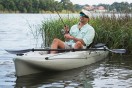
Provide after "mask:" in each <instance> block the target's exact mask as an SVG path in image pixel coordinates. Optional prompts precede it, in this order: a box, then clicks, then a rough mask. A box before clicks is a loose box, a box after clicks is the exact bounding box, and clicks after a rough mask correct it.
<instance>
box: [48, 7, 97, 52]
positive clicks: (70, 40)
mask: <svg viewBox="0 0 132 88" xmlns="http://www.w3.org/2000/svg"><path fill="white" fill-rule="evenodd" d="M90 18H91V13H90V12H89V11H87V10H85V9H82V11H81V12H80V20H79V23H77V24H75V25H73V26H72V27H71V29H70V30H69V27H68V26H65V27H64V30H65V34H64V38H65V42H64V41H62V40H60V39H58V38H55V39H54V40H53V42H52V44H51V49H58V48H59V49H71V48H74V49H82V48H86V47H87V46H89V45H90V44H91V43H92V42H93V39H94V36H95V30H94V28H93V27H92V26H91V25H89V24H88V23H89V21H90ZM56 52H57V51H51V52H50V53H52V54H54V53H56Z"/></svg>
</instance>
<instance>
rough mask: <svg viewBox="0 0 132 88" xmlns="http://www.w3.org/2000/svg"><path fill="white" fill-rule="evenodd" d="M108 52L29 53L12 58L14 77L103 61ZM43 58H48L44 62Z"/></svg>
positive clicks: (62, 69) (68, 68)
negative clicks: (14, 70)
mask: <svg viewBox="0 0 132 88" xmlns="http://www.w3.org/2000/svg"><path fill="white" fill-rule="evenodd" d="M107 55H108V51H76V52H65V53H58V54H42V53H41V52H29V53H27V54H25V55H23V56H17V57H15V58H14V64H15V69H16V76H23V75H29V74H34V73H39V72H44V71H47V70H51V71H64V70H70V69H74V68H78V67H82V66H85V65H90V64H92V63H95V62H98V61H100V60H102V59H104V58H105V57H106V56H107ZM45 58H48V60H46V59H45Z"/></svg>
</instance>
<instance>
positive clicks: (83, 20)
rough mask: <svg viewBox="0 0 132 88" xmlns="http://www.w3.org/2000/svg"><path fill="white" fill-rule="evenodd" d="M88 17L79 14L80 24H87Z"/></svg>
mask: <svg viewBox="0 0 132 88" xmlns="http://www.w3.org/2000/svg"><path fill="white" fill-rule="evenodd" d="M88 20H89V17H88V16H86V15H85V14H84V13H80V22H82V23H85V22H88Z"/></svg>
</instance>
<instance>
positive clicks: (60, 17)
mask: <svg viewBox="0 0 132 88" xmlns="http://www.w3.org/2000/svg"><path fill="white" fill-rule="evenodd" d="M54 10H55V11H56V13H57V14H58V16H59V17H60V20H61V22H62V23H63V25H64V27H66V25H65V23H64V21H63V19H62V18H61V16H60V14H59V13H58V11H57V9H56V7H55V6H54Z"/></svg>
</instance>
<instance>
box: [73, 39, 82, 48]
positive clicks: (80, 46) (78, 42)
mask: <svg viewBox="0 0 132 88" xmlns="http://www.w3.org/2000/svg"><path fill="white" fill-rule="evenodd" d="M81 48H83V44H82V43H81V42H80V41H77V42H76V44H75V46H74V49H81Z"/></svg>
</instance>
